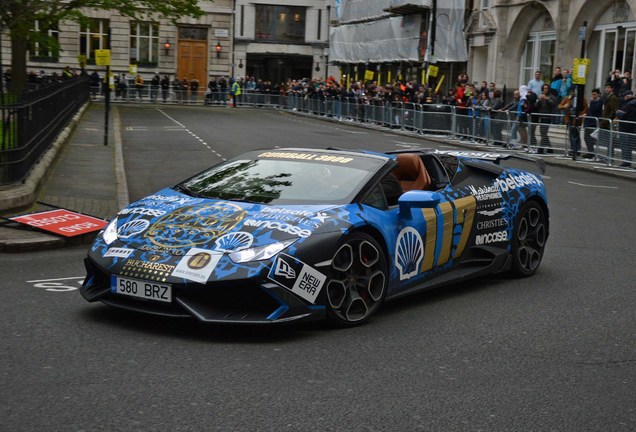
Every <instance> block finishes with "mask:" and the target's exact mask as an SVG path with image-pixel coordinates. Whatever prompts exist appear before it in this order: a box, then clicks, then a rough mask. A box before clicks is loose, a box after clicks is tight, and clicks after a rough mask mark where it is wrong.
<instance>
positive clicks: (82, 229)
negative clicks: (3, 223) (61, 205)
mask: <svg viewBox="0 0 636 432" xmlns="http://www.w3.org/2000/svg"><path fill="white" fill-rule="evenodd" d="M11 220H13V221H16V222H19V223H21V224H25V225H29V226H32V227H34V228H38V229H41V230H44V231H48V232H52V233H53V234H58V235H62V236H64V237H74V236H77V235H80V234H86V233H89V232H92V231H99V230H101V229H102V228H104V227H105V226H106V225H108V222H107V221H105V220H102V219H98V218H94V217H92V216H86V215H83V214H81V213H75V212H72V211H70V210H51V211H45V212H42V213H33V214H29V215H24V216H16V217H13V218H11Z"/></svg>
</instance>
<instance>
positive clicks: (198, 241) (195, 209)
mask: <svg viewBox="0 0 636 432" xmlns="http://www.w3.org/2000/svg"><path fill="white" fill-rule="evenodd" d="M246 214H247V213H246V212H245V210H243V209H242V208H241V207H239V206H238V205H236V204H232V203H218V204H214V205H205V204H199V205H194V206H188V207H183V208H179V209H177V210H175V211H173V212H170V213H168V214H167V215H165V216H163V217H162V218H160V219H159V220H157V221H156V222H155V223H154V224H152V225H151V226H150V228H148V230H147V231H146V233H145V234H144V237H146V238H147V239H149V240H150V241H151V242H152V243H153V244H155V245H157V246H162V247H166V248H176V247H181V248H183V247H193V246H197V245H202V244H204V243H207V242H211V241H212V240H214V239H216V238H217V237H220V236H221V235H223V234H225V233H226V232H228V231H230V230H231V229H232V228H234V227H235V226H236V225H237V224H238V223H239V222H241V221H242V220H243V218H245V215H246Z"/></svg>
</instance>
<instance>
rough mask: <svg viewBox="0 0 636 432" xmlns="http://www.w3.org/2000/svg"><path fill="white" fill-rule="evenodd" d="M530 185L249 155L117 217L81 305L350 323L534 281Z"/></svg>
mask: <svg viewBox="0 0 636 432" xmlns="http://www.w3.org/2000/svg"><path fill="white" fill-rule="evenodd" d="M513 162H519V163H522V164H523V163H525V164H526V165H529V166H530V167H532V168H535V169H534V171H535V172H534V173H533V172H531V171H525V170H521V169H518V168H513V167H512V166H513V165H515V164H514V163H513ZM517 166H518V164H517ZM543 171H544V165H543V164H542V161H534V160H531V159H527V158H526V159H524V158H519V157H515V156H509V155H499V154H486V153H465V152H464V153H462V152H443V151H436V150H426V151H424V150H421V151H420V150H417V151H409V152H396V153H394V154H379V153H373V152H363V151H345V150H340V149H326V150H324V149H322V150H317V149H271V150H260V151H252V152H249V153H245V154H242V155H240V156H237V157H235V158H233V159H231V160H229V161H226V162H223V163H221V164H219V165H216V166H214V167H212V168H210V169H208V170H206V171H204V172H202V173H200V174H197V175H195V176H194V177H192V178H190V179H188V180H186V181H184V182H182V183H180V184H178V185H176V186H174V187H171V188H166V189H163V190H161V191H159V192H157V193H156V194H154V195H151V196H148V197H145V198H143V199H141V200H139V201H137V202H134V203H132V204H130V205H129V206H128V207H126V208H125V209H123V210H121V211H120V212H119V213H118V214H117V216H116V217H115V218H114V219H113V220H112V221H111V222H110V224H109V225H108V226H107V227H106V228H105V229H104V230H103V231H102V232H101V233H100V234H99V235H98V237H97V239H96V240H95V242H94V243H93V245H92V247H91V248H90V250H89V253H88V256H87V258H86V259H85V265H86V270H87V276H86V279H85V281H84V283H83V285H82V288H81V290H80V292H81V294H82V295H83V296H84V298H85V299H86V300H88V301H89V302H93V301H97V300H99V301H101V302H103V303H106V304H109V305H113V306H117V307H121V308H126V309H130V310H135V311H141V312H147V313H152V314H159V315H166V316H175V317H177V316H178V317H194V318H196V319H198V320H201V321H204V322H230V323H279V322H290V321H299V320H309V319H319V318H326V319H328V320H331V321H332V322H334V323H335V324H337V325H341V326H349V325H355V324H360V323H362V322H364V321H366V320H367V319H368V318H369V317H370V316H372V315H373V314H374V313H375V312H377V310H378V308H379V307H380V305H381V304H382V302H384V301H385V300H389V299H394V298H396V297H400V296H403V295H406V294H411V293H414V292H417V291H421V290H424V289H427V288H432V287H437V286H440V285H444V284H449V283H452V282H458V281H463V280H466V279H468V278H473V277H477V276H482V275H486V274H491V273H500V272H508V273H510V274H512V275H515V276H522V277H523V276H529V275H531V274H533V273H534V272H535V271H536V270H537V268H538V267H539V264H540V262H541V259H542V257H543V253H544V248H545V244H546V240H547V238H548V225H549V222H548V206H547V196H546V190H545V186H544V183H543V180H542V179H541V176H540V174H539V173H538V172H541V173H543Z"/></svg>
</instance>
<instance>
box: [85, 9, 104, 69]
mask: <svg viewBox="0 0 636 432" xmlns="http://www.w3.org/2000/svg"><path fill="white" fill-rule="evenodd" d="M109 26H110V21H109V20H106V19H96V18H90V21H89V23H88V24H86V25H84V26H82V28H81V29H80V52H79V53H80V54H81V55H85V56H86V62H87V63H88V64H95V50H97V49H106V48H107V47H108V28H109Z"/></svg>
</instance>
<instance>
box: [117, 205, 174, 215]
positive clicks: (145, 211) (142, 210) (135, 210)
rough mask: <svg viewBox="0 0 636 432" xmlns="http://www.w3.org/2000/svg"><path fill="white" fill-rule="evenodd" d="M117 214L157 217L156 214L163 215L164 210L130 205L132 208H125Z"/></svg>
mask: <svg viewBox="0 0 636 432" xmlns="http://www.w3.org/2000/svg"><path fill="white" fill-rule="evenodd" d="M117 214H119V215H128V214H138V215H142V216H153V217H158V216H163V215H165V214H166V211H165V210H159V209H152V208H146V207H132V208H125V209H123V210H122V211H120V212H119V213H117Z"/></svg>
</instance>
